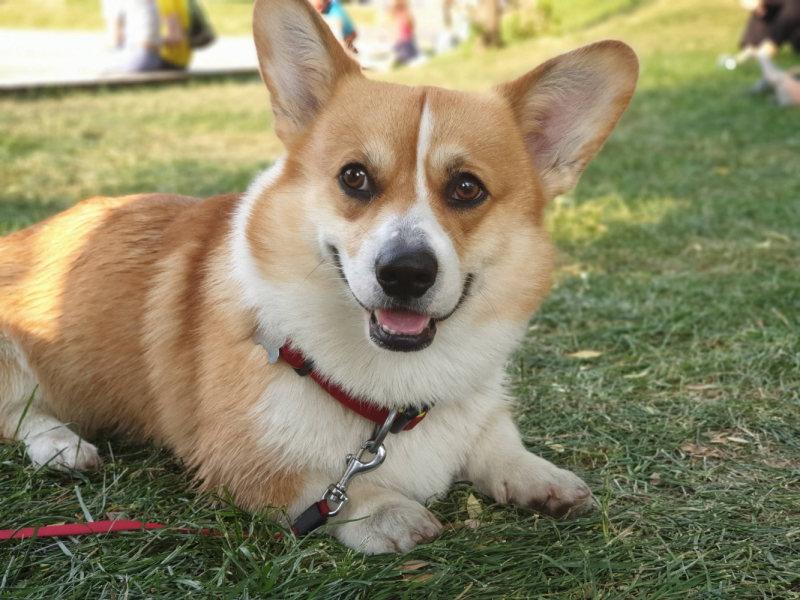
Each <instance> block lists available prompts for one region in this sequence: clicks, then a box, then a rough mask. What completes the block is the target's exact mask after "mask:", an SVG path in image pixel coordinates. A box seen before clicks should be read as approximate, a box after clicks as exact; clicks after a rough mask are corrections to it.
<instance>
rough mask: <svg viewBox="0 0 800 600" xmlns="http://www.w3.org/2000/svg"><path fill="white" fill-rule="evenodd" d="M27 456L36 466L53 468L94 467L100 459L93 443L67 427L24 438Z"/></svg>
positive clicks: (79, 468)
mask: <svg viewBox="0 0 800 600" xmlns="http://www.w3.org/2000/svg"><path fill="white" fill-rule="evenodd" d="M25 444H26V445H27V447H28V456H30V457H31V460H32V461H33V464H34V465H36V466H37V467H40V466H42V465H45V464H47V465H49V466H51V467H53V468H55V469H60V470H67V469H77V470H79V471H81V470H85V469H96V468H97V467H99V466H100V465H101V464H102V462H103V461H102V459H101V458H100V454H99V453H98V451H97V448H96V447H95V446H94V444H90V443H89V442H87V441H86V440H83V439H81V438H80V437H78V436H77V435H76V434H75V433H73V432H72V431H70V430H69V429H67V427H65V426H64V427H59V428H57V429H54V430H51V431H46V432H44V433H40V434H38V435H36V436H33V437H31V438H28V439H26V440H25Z"/></svg>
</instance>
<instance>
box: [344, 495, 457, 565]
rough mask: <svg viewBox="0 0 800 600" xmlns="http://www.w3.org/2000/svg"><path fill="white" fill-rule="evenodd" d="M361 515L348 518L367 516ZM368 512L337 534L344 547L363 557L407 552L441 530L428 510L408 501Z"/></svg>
mask: <svg viewBox="0 0 800 600" xmlns="http://www.w3.org/2000/svg"><path fill="white" fill-rule="evenodd" d="M364 508H366V507H364ZM364 512H366V511H365V510H364V509H360V510H357V511H355V513H354V514H355V516H348V518H349V519H353V518H356V519H357V518H359V517H360V516H366V515H365V514H363V513H364ZM368 512H369V517H367V518H366V519H363V520H360V521H353V522H350V523H345V524H343V525H340V526H338V527H337V531H336V537H337V538H338V539H339V541H340V542H342V543H343V544H344V545H345V546H348V547H350V548H353V549H354V550H359V551H361V552H364V553H365V554H385V553H387V552H408V551H409V550H411V549H412V548H414V547H415V546H417V545H419V544H423V543H425V542H429V541H430V540H432V539H433V538H435V537H436V536H437V535H439V534H440V533H441V531H442V524H441V523H439V521H437V520H436V517H434V516H433V515H432V514H431V512H430V511H429V510H428V509H427V508H425V507H424V506H422V504H419V503H418V502H414V501H413V500H409V499H407V498H402V499H393V500H391V501H388V502H384V503H382V504H380V505H378V506H376V507H375V508H373V509H372V510H370V511H368Z"/></svg>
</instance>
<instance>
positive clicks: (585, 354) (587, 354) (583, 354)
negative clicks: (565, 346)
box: [567, 350, 603, 359]
mask: <svg viewBox="0 0 800 600" xmlns="http://www.w3.org/2000/svg"><path fill="white" fill-rule="evenodd" d="M602 355H603V353H602V352H598V351H597V350H581V351H579V352H573V353H572V354H567V358H581V359H585V358H597V357H598V356H602Z"/></svg>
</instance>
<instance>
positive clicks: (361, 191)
mask: <svg viewBox="0 0 800 600" xmlns="http://www.w3.org/2000/svg"><path fill="white" fill-rule="evenodd" d="M339 184H340V185H341V186H342V189H343V190H344V192H345V193H346V194H347V195H349V196H352V197H354V198H357V199H358V200H371V199H372V197H373V196H374V195H375V187H374V185H373V184H372V180H371V179H370V176H369V175H368V174H367V168H366V167H365V166H364V165H360V164H358V163H351V164H349V165H345V166H344V167H342V170H341V171H340V172H339Z"/></svg>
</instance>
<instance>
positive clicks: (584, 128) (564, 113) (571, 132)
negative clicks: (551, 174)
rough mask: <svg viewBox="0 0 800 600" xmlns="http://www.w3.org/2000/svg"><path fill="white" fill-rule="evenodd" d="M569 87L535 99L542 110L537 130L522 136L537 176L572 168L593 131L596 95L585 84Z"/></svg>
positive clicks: (548, 92) (586, 81)
mask: <svg viewBox="0 0 800 600" xmlns="http://www.w3.org/2000/svg"><path fill="white" fill-rule="evenodd" d="M571 87H572V89H563V88H562V89H555V90H547V91H546V92H544V94H542V96H544V98H543V97H541V96H540V97H539V98H537V104H539V105H540V106H541V105H544V110H542V112H541V113H540V114H539V115H538V118H537V121H538V125H537V127H535V128H534V131H531V132H529V133H528V134H527V135H526V136H525V145H526V146H527V149H528V152H529V153H530V155H531V159H532V160H533V163H534V165H536V168H537V169H538V170H539V171H540V172H541V171H546V170H549V169H552V168H559V169H560V168H565V167H569V166H570V165H572V164H574V163H575V162H576V160H575V159H576V158H577V154H578V152H579V150H580V148H581V146H583V144H584V143H585V142H586V141H587V137H588V134H590V133H591V131H592V129H593V128H592V126H591V122H592V121H593V120H594V115H593V114H592V113H593V112H594V111H593V110H592V108H593V107H594V106H595V105H596V103H597V100H598V95H599V94H598V93H597V91H594V90H591V89H590V86H589V85H588V80H584V81H582V82H579V83H577V84H573V85H572V86H571Z"/></svg>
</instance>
